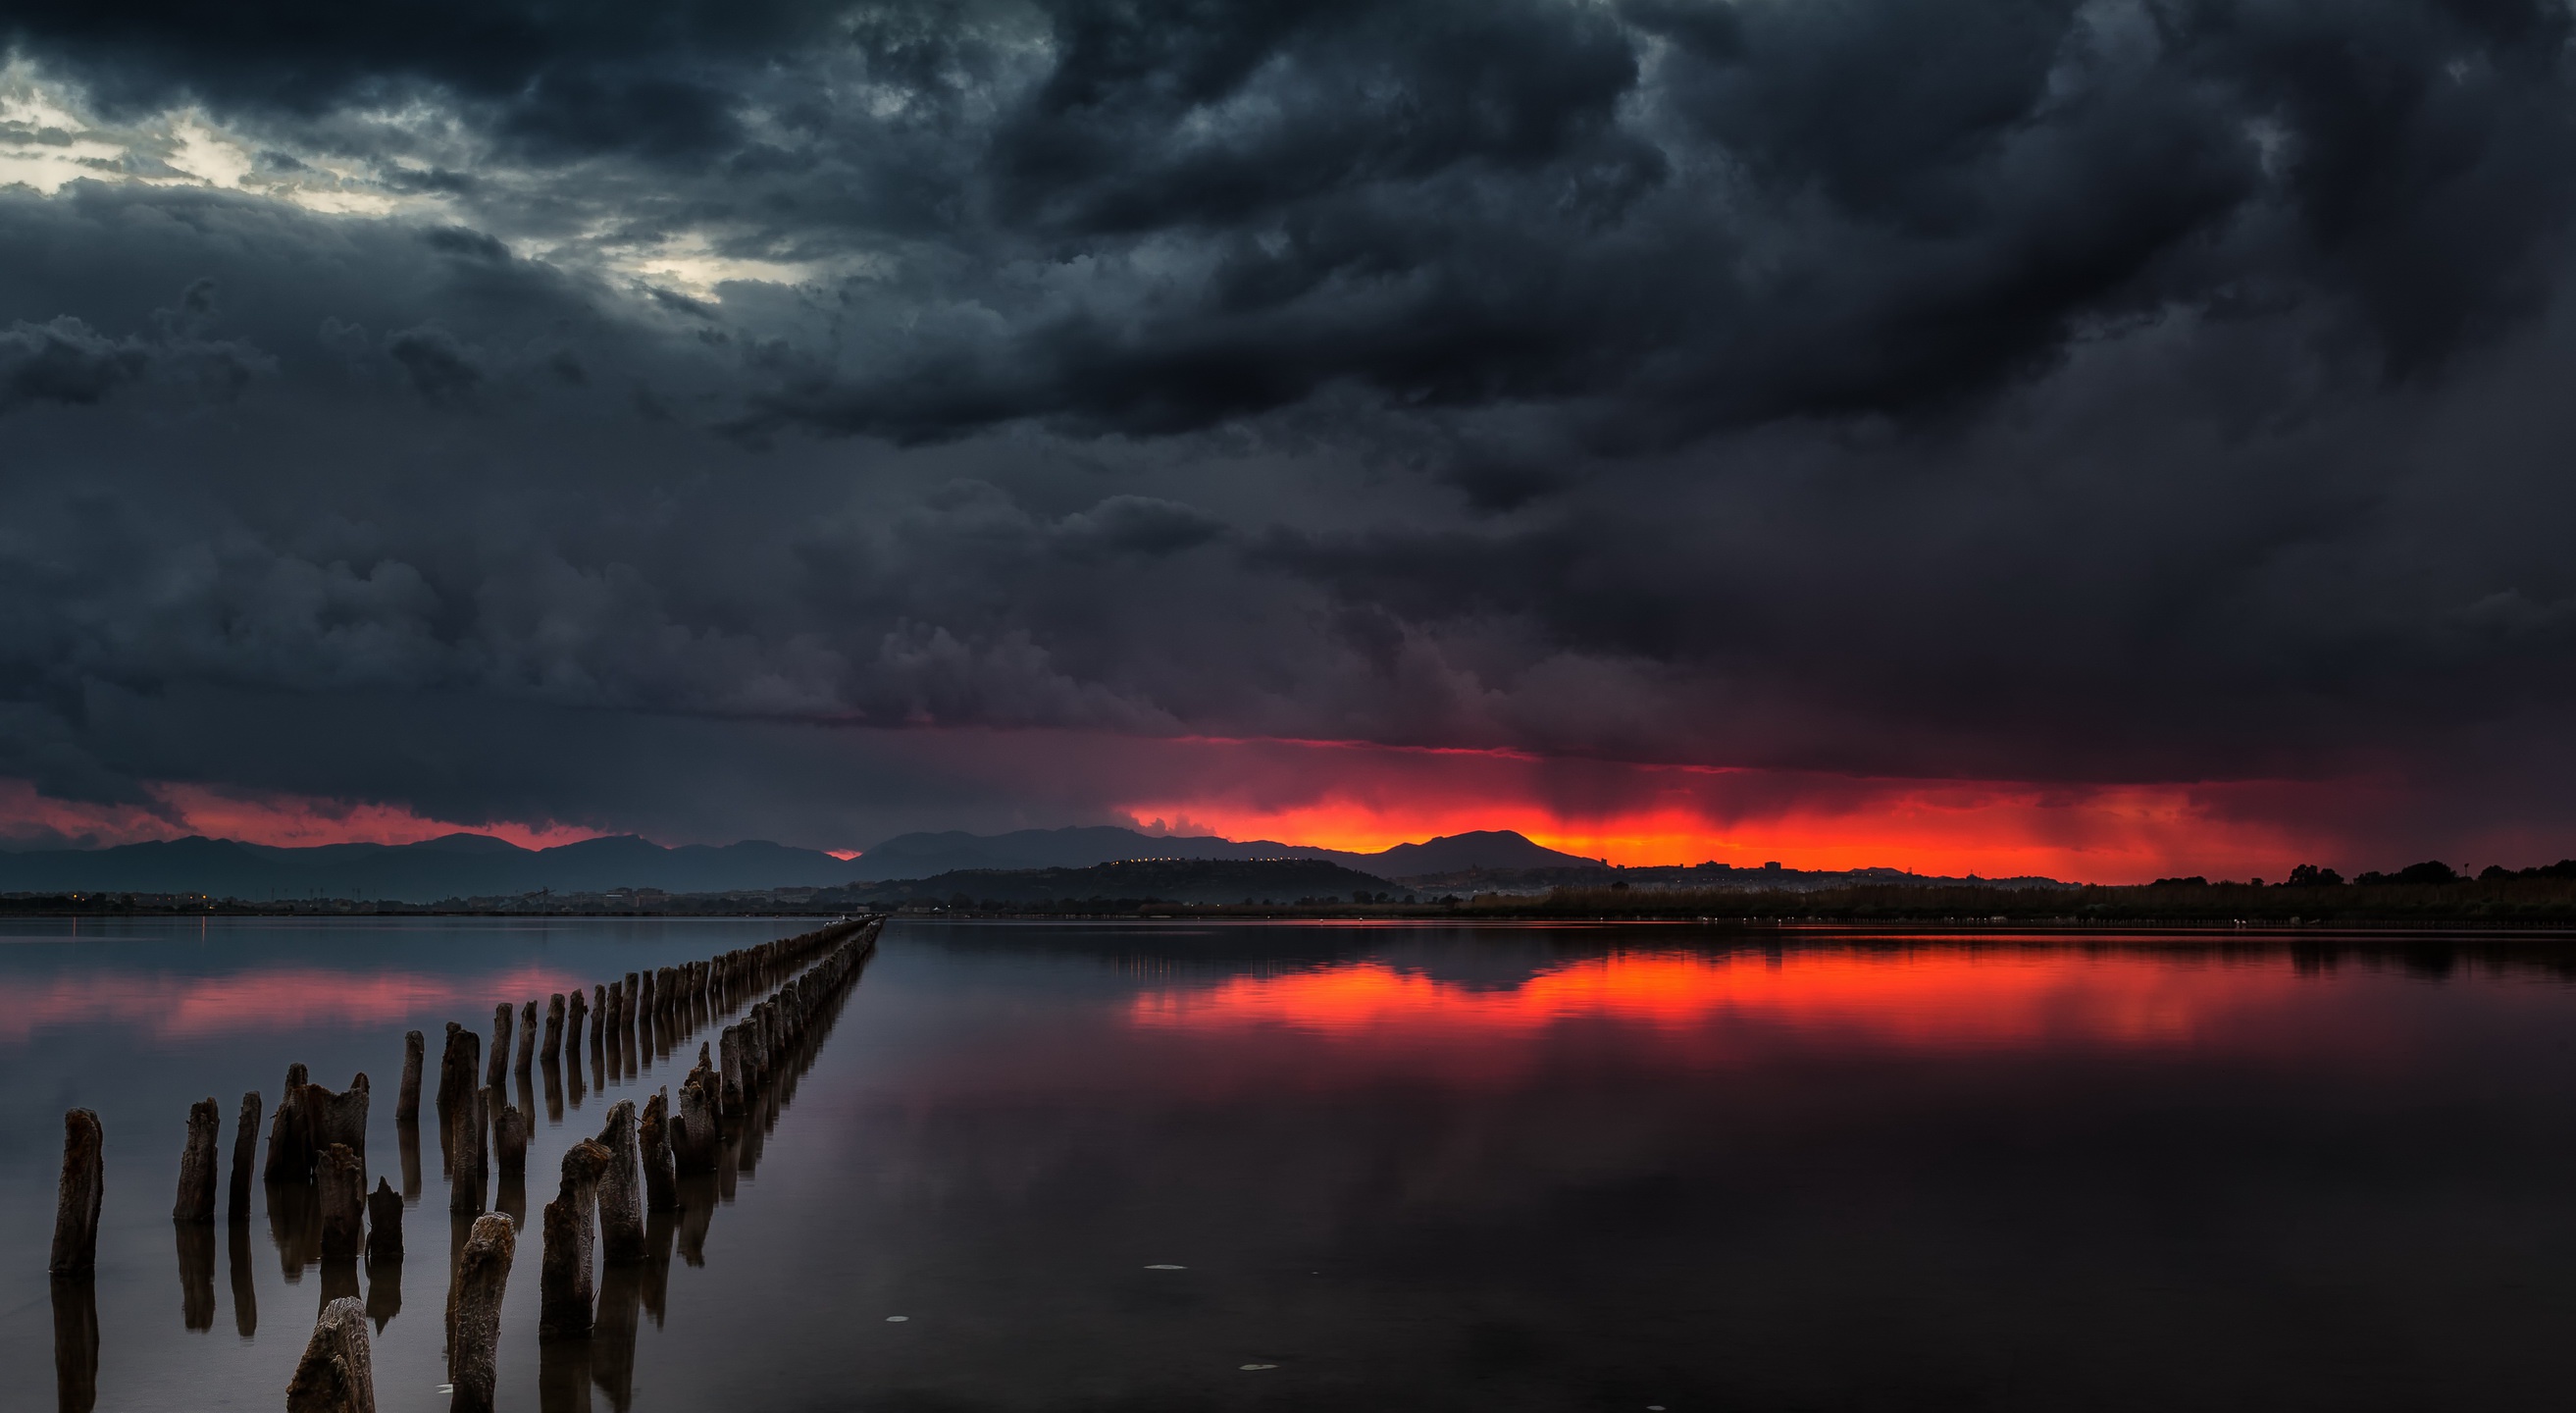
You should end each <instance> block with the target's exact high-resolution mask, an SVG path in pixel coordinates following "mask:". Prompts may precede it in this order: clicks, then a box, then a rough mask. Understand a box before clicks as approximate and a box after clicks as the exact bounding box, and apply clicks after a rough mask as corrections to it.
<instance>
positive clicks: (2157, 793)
mask: <svg viewBox="0 0 2576 1413" xmlns="http://www.w3.org/2000/svg"><path fill="white" fill-rule="evenodd" d="M1318 764H1319V766H1320V765H1322V764H1324V763H1322V762H1319V763H1318ZM1407 764H1408V765H1413V766H1414V767H1415V768H1413V769H1410V770H1404V771H1400V772H1396V773H1395V774H1394V775H1393V777H1392V778H1390V779H1387V780H1383V781H1361V782H1353V781H1352V780H1351V779H1350V778H1349V777H1348V776H1347V775H1334V774H1327V773H1325V772H1324V771H1323V770H1321V769H1319V770H1318V771H1317V772H1316V774H1315V775H1314V776H1313V777H1311V778H1310V781H1309V785H1308V791H1309V793H1308V794H1307V797H1306V798H1303V799H1298V798H1294V797H1291V798H1286V799H1274V800H1264V799H1257V798H1256V799H1240V798H1226V797H1223V796H1220V797H1217V798H1213V799H1181V800H1173V799H1168V798H1166V799H1156V800H1150V801H1145V802H1141V803H1137V804H1134V805H1130V806H1128V809H1127V812H1128V814H1129V815H1130V816H1131V817H1132V818H1135V819H1137V820H1139V821H1144V820H1150V819H1162V818H1177V819H1181V820H1183V821H1185V822H1186V823H1187V824H1189V825H1190V826H1191V827H1192V828H1193V829H1204V830H1207V831H1209V832H1214V833H1217V834H1221V835H1223V836H1224V837H1227V838H1231V839H1276V840H1279V841H1280V842H1283V843H1299V844H1309V845H1315V846H1320V847H1325V848H1335V849H1344V850H1349V851H1352V852H1357V853H1375V852H1378V851H1380V850H1383V849H1385V848H1388V847H1390V846H1391V845H1395V844H1400V843H1408V842H1419V841H1422V840H1425V839H1429V838H1433V837H1436V836H1440V835H1447V834H1461V833H1467V832H1470V831H1473V830H1480V829H1505V828H1508V829H1516V830H1517V831H1518V832H1519V833H1521V834H1523V835H1524V836H1526V837H1528V838H1529V839H1530V840H1531V841H1532V842H1534V843H1538V844H1541V845H1544V846H1546V847H1548V848H1551V849H1555V850H1558V851H1560V852H1563V853H1568V854H1574V855H1577V856H1580V857H1583V858H1597V859H1605V860H1607V861H1608V862H1610V863H1613V864H1620V865H1625V866H1629V867H1640V866H1648V865H1687V864H1697V863H1703V862H1714V863H1724V864H1732V865H1734V866H1736V867H1739V868H1749V867H1759V866H1760V865H1762V864H1764V863H1769V862H1774V861H1776V862H1779V863H1782V864H1785V865H1787V866H1788V867H1792V868H1805V869H1851V868H1871V867H1881V868H1898V869H1904V870H1906V871H1908V872H1912V873H1920V874H1929V875H1946V876H1953V877H1957V876H1965V875H1969V874H1976V875H1979V876H1982V877H1987V878H2006V877H2014V876H2019V875H2033V874H2036V875H2044V876H2047V877H2052V878H2060V879H2067V880H2073V881H2080V882H2097V883H2142V882H2146V881H2148V880H2149V879H2152V878H2157V877H2162V876H2168V875H2174V874H2188V873H2201V874H2208V875H2211V876H2233V877H2244V876H2246V875H2247V874H2249V873H2251V874H2256V875H2260V874H2265V873H2268V874H2269V875H2270V876H2272V877H2275V878H2278V877H2281V876H2282V875H2284V874H2286V873H2287V872H2288V870H2289V867H2290V866H2291V865H2292V864H2294V863H2300V862H2310V861H2314V860H2316V859H2318V858H2321V857H2331V854H2330V852H2329V847H2328V846H2327V845H2326V844H2325V843H2324V841H2321V840H2318V839H2315V838H2313V837H2308V836H2307V835H2306V834H2305V833H2304V831H2299V830H2295V829H2293V828H2291V827H2289V826H2287V825H2285V824H2283V823H2281V822H2279V821H2277V820H2273V819H2267V818H2263V817H2261V816H2260V815H2252V814H2237V813H2233V812H2231V811H2230V810H2229V809H2228V808H2226V805H2227V803H2228V802H2227V801H2226V799H2225V798H2224V796H2225V793H2226V792H2225V790H2224V788H2223V787H2195V786H2102V787H2039V786H2029V785H2020V784H2015V783H2010V782H1976V781H1967V782H1951V781H1942V782H1922V781H1873V780H1848V779H1834V780H1827V781H1822V782H1785V783H1784V782H1782V781H1779V780H1778V779H1776V778H1765V777H1764V776H1763V775H1762V774H1761V773H1758V772H1708V771H1687V772H1684V771H1675V770H1670V769H1659V768H1656V767H1604V769H1616V770H1620V771H1623V772H1625V773H1626V774H1629V775H1631V776H1634V777H1636V780H1635V782H1634V783H1635V788H1634V789H1633V790H1628V791H1616V790H1596V791H1594V792H1591V795H1592V797H1591V798H1580V797H1578V798H1566V797H1564V796H1563V795H1562V794H1560V793H1558V792H1552V791H1550V790H1549V789H1547V788H1546V787H1547V785H1548V783H1549V782H1547V781H1545V780H1544V779H1534V778H1533V776H1534V775H1535V774H1536V772H1534V771H1532V770H1530V769H1528V768H1526V767H1523V766H1521V765H1518V764H1516V763H1513V762H1508V761H1505V762H1474V763H1472V764H1471V763H1466V762H1458V761H1437V762H1431V763H1428V764H1429V768H1427V769H1425V768H1422V765H1421V763H1414V762H1407ZM1801 784H1804V785H1806V786H1807V788H1804V789H1800V788H1795V787H1796V786H1798V785H1801ZM1274 793H1277V792H1274ZM1748 796H1749V798H1747V797H1748Z"/></svg>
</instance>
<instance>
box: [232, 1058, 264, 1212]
mask: <svg viewBox="0 0 2576 1413" xmlns="http://www.w3.org/2000/svg"><path fill="white" fill-rule="evenodd" d="M259 1109H260V1103H259V1091H258V1090H256V1089H254V1090H251V1091H249V1092H248V1093H246V1094H244V1095H242V1101H241V1113H240V1114H239V1115H237V1116H236V1117H235V1118H234V1119H233V1185H232V1191H231V1192H230V1193H229V1194H228V1195H227V1196H226V1198H225V1200H224V1216H225V1217H226V1218H227V1219H229V1220H231V1221H236V1222H246V1221H249V1220H250V1170H251V1165H252V1164H253V1163H254V1162H256V1161H257V1160H258V1158H259Z"/></svg>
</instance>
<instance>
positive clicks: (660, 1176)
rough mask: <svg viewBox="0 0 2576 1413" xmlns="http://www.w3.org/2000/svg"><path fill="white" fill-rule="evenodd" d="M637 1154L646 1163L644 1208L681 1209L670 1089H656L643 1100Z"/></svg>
mask: <svg viewBox="0 0 2576 1413" xmlns="http://www.w3.org/2000/svg"><path fill="white" fill-rule="evenodd" d="M635 1148H636V1156H637V1158H638V1159H640V1160H641V1162H642V1163H643V1166H644V1210H646V1211H648V1212H676V1211H678V1210H680V1181H679V1172H678V1170H677V1169H676V1168H675V1167H673V1166H672V1161H671V1091H670V1090H668V1089H657V1090H654V1091H653V1097H652V1098H650V1099H647V1100H645V1101H644V1116H643V1118H641V1119H640V1120H638V1121H637V1122H636V1125H635Z"/></svg>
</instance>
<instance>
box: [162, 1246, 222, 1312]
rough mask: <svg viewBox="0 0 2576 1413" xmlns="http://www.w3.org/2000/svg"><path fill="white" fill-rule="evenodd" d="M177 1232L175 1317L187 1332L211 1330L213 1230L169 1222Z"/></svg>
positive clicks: (213, 1266)
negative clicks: (177, 1258)
mask: <svg viewBox="0 0 2576 1413" xmlns="http://www.w3.org/2000/svg"><path fill="white" fill-rule="evenodd" d="M171 1225H172V1226H174V1227H176V1228H177V1229H178V1232H179V1318H180V1320H181V1322H182V1323H184V1324H185V1325H186V1326H187V1327H188V1328H189V1329H191V1330H211V1329H213V1328H214V1327H215V1228H214V1224H213V1223H212V1222H173V1223H171Z"/></svg>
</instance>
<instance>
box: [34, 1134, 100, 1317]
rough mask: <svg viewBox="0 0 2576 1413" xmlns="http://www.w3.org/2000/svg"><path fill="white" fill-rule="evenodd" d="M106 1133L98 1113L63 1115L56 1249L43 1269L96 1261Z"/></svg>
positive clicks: (73, 1269)
mask: <svg viewBox="0 0 2576 1413" xmlns="http://www.w3.org/2000/svg"><path fill="white" fill-rule="evenodd" d="M106 1150H107V1134H106V1131H105V1130H103V1129H101V1128H100V1127H99V1126H98V1115H97V1114H94V1113H92V1112H90V1111H89V1110H87V1109H73V1110H71V1111H69V1112H68V1113H65V1114H64V1115H63V1180H62V1188H61V1190H60V1191H59V1192H58V1193H57V1194H56V1197H55V1202H54V1252H53V1258H52V1260H50V1261H49V1262H47V1264H46V1266H45V1269H46V1270H48V1271H51V1272H52V1273H53V1274H55V1275H58V1276H73V1275H80V1274H82V1273H84V1272H86V1271H90V1270H93V1269H95V1268H96V1267H97V1265H98V1204H99V1200H100V1198H101V1197H103V1196H104V1195H105V1194H106V1189H107V1157H106Z"/></svg>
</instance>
